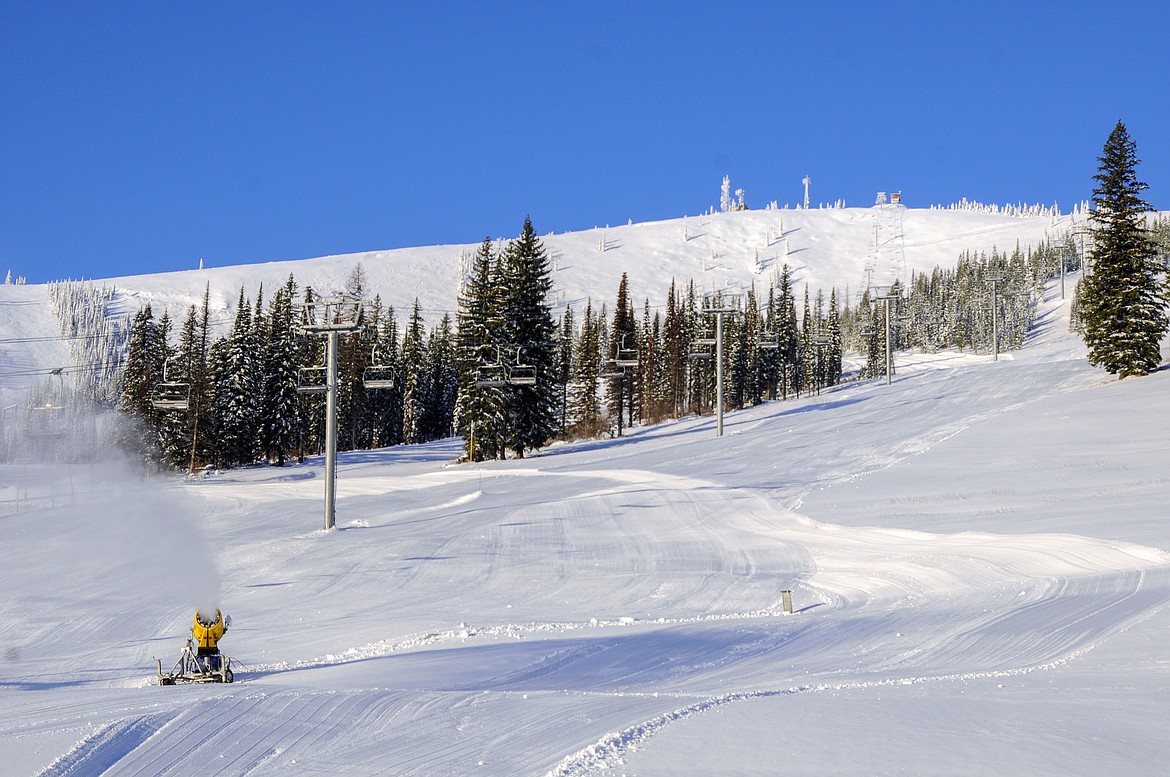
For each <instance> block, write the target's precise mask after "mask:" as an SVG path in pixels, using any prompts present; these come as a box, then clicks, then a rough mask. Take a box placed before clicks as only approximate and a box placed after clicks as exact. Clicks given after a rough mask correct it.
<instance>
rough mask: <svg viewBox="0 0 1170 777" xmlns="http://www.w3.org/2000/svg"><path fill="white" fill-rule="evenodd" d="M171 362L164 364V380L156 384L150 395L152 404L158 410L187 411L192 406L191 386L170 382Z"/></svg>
mask: <svg viewBox="0 0 1170 777" xmlns="http://www.w3.org/2000/svg"><path fill="white" fill-rule="evenodd" d="M170 369H171V362H170V359H168V360H167V361H166V362H164V363H163V379H162V382H161V383H156V384H155V386H154V390H153V391H152V392H151V394H150V404H151V405H153V406H154V407H155V408H156V409H158V410H178V411H185V410H187V408H188V407H189V406H190V404H191V384H190V383H187V382H185V381H177V380H169V379H168V378H169V373H170Z"/></svg>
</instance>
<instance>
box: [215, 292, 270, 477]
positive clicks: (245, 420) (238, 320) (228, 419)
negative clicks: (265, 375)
mask: <svg viewBox="0 0 1170 777" xmlns="http://www.w3.org/2000/svg"><path fill="white" fill-rule="evenodd" d="M252 314H253V311H252V306H251V305H250V304H249V303H248V301H247V300H246V299H245V298H244V290H243V288H241V289H240V299H239V303H238V304H237V306H236V317H235V320H234V321H233V323H232V329H231V332H230V334H229V335H228V338H227V349H226V352H225V354H224V363H223V371H222V372H221V374H220V383H219V395H218V396H217V398H216V401H217V404H218V406H219V410H220V436H219V441H218V442H219V448H220V453H221V455H222V457H223V462H224V463H225V464H228V465H236V464H244V465H247V464H252V463H253V462H254V461H255V460H256V457H257V455H258V453H259V447H260V445H259V439H260V435H259V421H260V408H261V400H262V397H263V382H262V380H261V374H260V367H261V359H260V344H259V343H258V342H257V335H256V329H255V326H254V324H253V315H252Z"/></svg>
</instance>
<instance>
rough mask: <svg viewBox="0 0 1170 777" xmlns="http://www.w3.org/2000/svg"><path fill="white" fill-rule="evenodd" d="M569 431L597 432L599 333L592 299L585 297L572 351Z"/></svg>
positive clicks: (586, 435) (591, 433)
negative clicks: (578, 332) (570, 419)
mask: <svg viewBox="0 0 1170 777" xmlns="http://www.w3.org/2000/svg"><path fill="white" fill-rule="evenodd" d="M573 362H574V370H573V384H572V391H571V405H572V407H571V410H570V416H571V418H572V422H571V423H570V426H569V428H570V430H571V431H572V432H573V433H575V434H577V435H580V436H582V437H593V436H596V435H597V434H599V433H600V432H601V400H600V398H599V397H598V389H599V382H600V379H599V377H598V374H599V373H600V371H601V332H600V326H599V322H598V316H597V315H595V314H594V313H593V301H592V300H591V299H590V300H586V302H585V313H584V315H583V316H582V318H581V332H580V335H579V337H578V338H577V345H576V353H575V354H574V359H573Z"/></svg>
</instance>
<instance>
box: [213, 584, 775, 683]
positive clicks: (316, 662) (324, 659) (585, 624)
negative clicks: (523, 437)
mask: <svg viewBox="0 0 1170 777" xmlns="http://www.w3.org/2000/svg"><path fill="white" fill-rule="evenodd" d="M782 616H783V617H786V616H787V613H785V612H784V609H783V603H782V601H780V602H777V603H776V604H774V605H772V606H770V607H766V608H764V609H762V610H754V611H749V612H731V613H712V614H708V615H695V616H692V617H686V618H653V619H650V620H640V619H638V618H634V617H631V616H623V617H620V618H611V619H605V620H602V619H599V618H591V619H589V620H588V621H549V622H546V623H524V624H516V623H506V624H500V625H498V626H484V627H475V626H460V627H459V628H458V629H449V630H447V631H428V632H423V633H421V634H417V635H412V636H408V637H405V638H403V639H400V640H382V641H380V642H371V643H368V644H366V645H362V646H361V647H356V648H350V649H349V650H346V651H343V652H341V653H330V654H327V655H325V656H321V657H319V658H308V659H304V660H302V661H295V662H291V663H290V662H288V661H280V662H277V663H274V664H257V665H255V666H245V665H243V664H240V667H241V669H245V670H246V671H247V672H249V673H264V674H267V673H271V672H286V671H295V670H299V669H317V668H322V667H327V666H336V665H339V664H347V663H351V662H354V661H363V660H366V659H370V658H381V657H383V656H388V655H390V654H392V653H397V652H400V651H403V650H410V649H412V648H416V647H422V646H424V645H435V644H441V643H444V642H451V641H454V640H467V639H473V638H475V637H505V638H511V639H523V638H524V637H525V636H527V635H530V634H540V633H553V632H568V631H580V630H584V629H609V628H621V627H631V626H674V625H682V624H687V623H704V622H710V621H731V620H752V619H757V618H777V617H782ZM241 674H242V672H238V673H237V675H236V676H237V681H238V680H239V679H240V675H241Z"/></svg>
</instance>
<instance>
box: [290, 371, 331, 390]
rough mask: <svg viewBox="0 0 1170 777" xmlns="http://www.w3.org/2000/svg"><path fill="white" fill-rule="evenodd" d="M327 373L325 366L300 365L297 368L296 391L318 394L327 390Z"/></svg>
mask: <svg viewBox="0 0 1170 777" xmlns="http://www.w3.org/2000/svg"><path fill="white" fill-rule="evenodd" d="M328 380H329V375H328V370H327V369H326V368H325V367H301V368H300V369H299V370H297V392H298V393H301V394H320V393H323V392H324V391H326V390H328V388H329V385H328Z"/></svg>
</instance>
